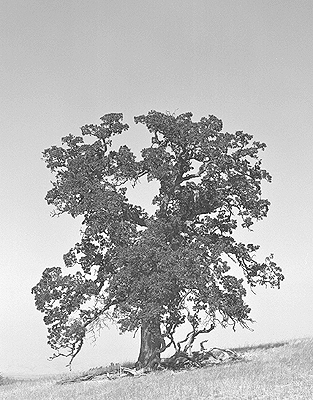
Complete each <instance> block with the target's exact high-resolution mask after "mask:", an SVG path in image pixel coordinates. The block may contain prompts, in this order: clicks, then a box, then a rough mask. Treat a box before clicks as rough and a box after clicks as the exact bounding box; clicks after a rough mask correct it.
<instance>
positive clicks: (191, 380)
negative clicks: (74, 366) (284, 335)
mask: <svg viewBox="0 0 313 400" xmlns="http://www.w3.org/2000/svg"><path fill="white" fill-rule="evenodd" d="M237 351H238V352H240V353H241V354H242V355H243V359H242V360H241V361H237V362H229V363H224V364H219V365H214V366H210V367H206V368H202V369H192V370H184V371H180V372H172V371H163V372H156V373H150V374H148V375H145V376H141V377H139V378H131V377H130V378H123V379H117V380H115V381H110V380H108V379H106V378H105V377H102V379H98V380H91V381H85V382H79V383H72V384H67V385H56V382H57V381H58V380H59V379H60V376H51V377H49V378H41V379H36V380H24V381H7V382H6V383H7V384H3V385H1V386H0V399H12V400H13V399H22V398H23V399H27V400H41V399H44V398H49V399H72V400H78V399H102V400H103V399H110V400H111V399H116V400H122V399H123V400H126V399H127V400H129V399H132V400H137V399H138V400H139V399H142V400H152V399H153V400H154V399H157V400H165V399H166V400H178V399H179V400H187V399H192V400H194V399H197V400H202V399H203V400H204V399H206V400H207V399H223V400H227V399H229V400H230V399H232V400H233V399H279V400H286V399H306V400H307V399H313V339H301V340H293V341H290V342H288V343H277V344H272V345H260V346H255V347H249V348H241V349H237Z"/></svg>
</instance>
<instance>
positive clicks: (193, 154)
mask: <svg viewBox="0 0 313 400" xmlns="http://www.w3.org/2000/svg"><path fill="white" fill-rule="evenodd" d="M134 121H135V123H136V124H143V125H145V126H146V128H147V130H148V132H149V134H150V136H151V145H150V147H148V148H143V149H142V151H141V156H139V157H136V156H135V155H134V153H133V152H132V151H131V149H129V148H128V147H127V146H125V145H123V146H121V147H120V148H119V149H118V150H114V149H113V147H112V145H113V141H114V136H115V135H119V134H122V133H123V132H125V131H127V130H128V129H129V126H128V125H127V124H124V123H123V115H122V114H117V113H112V114H106V115H104V116H103V117H102V118H101V123H100V124H99V125H85V126H83V127H82V128H81V135H79V136H73V135H72V134H70V135H68V136H66V137H63V138H62V145H61V146H60V147H58V146H52V147H50V148H48V149H46V150H44V152H43V159H44V161H45V163H46V166H47V167H48V168H49V169H50V170H51V172H52V173H53V174H54V177H55V180H54V182H53V183H52V188H51V189H50V190H49V191H48V193H47V195H46V201H47V203H48V204H51V205H53V206H54V214H55V215H60V214H64V213H65V214H70V215H71V216H72V217H74V218H76V217H78V216H82V217H83V222H82V235H81V240H80V242H79V243H76V244H75V245H74V246H73V248H72V249H70V250H69V252H68V253H67V254H65V255H64V263H65V266H66V267H68V268H69V272H68V273H64V271H63V270H62V269H61V268H60V267H52V268H46V269H45V270H44V272H43V275H42V278H41V280H40V281H39V283H38V284H37V285H36V286H35V287H34V288H33V289H32V292H33V294H34V295H35V303H36V307H37V309H38V310H40V311H41V312H43V313H44V314H45V315H44V322H45V324H46V325H48V332H49V333H48V343H49V344H50V346H51V347H52V349H53V350H54V351H55V353H54V357H57V356H60V355H63V356H66V357H69V358H70V363H71V362H72V360H73V358H74V357H75V356H76V355H77V354H78V352H79V351H80V349H81V347H82V345H83V343H84V341H85V339H86V335H87V334H88V332H90V331H92V330H94V329H95V328H96V327H102V326H104V325H105V324H106V323H107V322H115V323H116V324H117V325H118V326H119V328H120V330H121V331H122V332H123V331H136V330H138V329H141V335H142V342H141V351H140V356H139V361H140V363H141V365H144V364H149V363H150V362H151V359H152V358H153V359H155V358H157V359H158V357H159V356H160V353H161V352H162V351H163V350H164V349H165V348H166V347H168V346H170V345H173V346H174V347H175V348H176V349H178V348H179V349H180V345H179V344H178V343H177V342H176V341H175V337H174V334H175V331H176V329H177V328H178V327H179V326H180V325H182V324H183V323H184V322H185V321H187V320H188V321H189V322H190V323H191V325H192V329H193V337H195V335H197V334H198V333H201V332H209V331H210V330H212V329H213V328H214V327H215V326H216V325H217V324H221V325H222V326H224V327H225V326H227V325H232V326H233V327H234V326H236V324H240V325H242V326H243V327H247V326H248V325H247V324H248V323H249V322H250V321H251V317H250V308H249V306H248V304H246V302H245V295H246V287H249V286H250V287H251V288H254V287H255V286H256V285H268V286H270V287H279V285H280V282H281V280H282V279H283V275H282V273H281V269H280V268H279V267H278V266H277V265H276V263H275V262H274V261H273V256H272V255H270V256H269V257H267V258H266V259H265V260H264V261H263V262H258V261H256V259H255V254H256V252H257V250H258V248H259V246H258V245H255V244H251V243H248V244H245V243H242V242H240V241H238V240H236V239H235V237H234V232H235V230H236V229H238V228H240V227H243V228H246V229H251V227H252V226H253V224H254V223H255V222H256V221H258V220H261V219H263V218H265V217H266V216H267V213H268V210H269V205H270V202H269V201H268V200H267V199H264V198H262V195H261V183H262V181H268V182H270V181H271V176H270V174H269V173H268V172H267V171H266V170H265V169H263V168H262V166H261V159H260V158H259V153H260V151H262V150H264V149H265V147H266V145H265V143H260V142H258V141H254V140H253V137H252V135H250V134H247V133H244V132H243V131H237V132H235V133H233V134H231V133H228V132H223V131H222V121H221V120H219V119H218V118H216V117H215V116H213V115H210V116H208V117H202V118H201V119H200V121H198V122H194V121H193V120H192V113H190V112H188V113H184V114H180V115H177V116H176V115H172V114H169V113H161V112H157V111H150V112H149V113H148V114H147V115H140V116H137V117H135V118H134ZM86 137H88V140H86ZM145 178H146V179H147V181H148V182H151V181H157V182H158V184H159V186H158V193H156V195H155V197H154V198H153V200H152V203H153V205H154V207H155V212H154V213H153V214H149V213H148V212H147V211H146V210H145V209H144V207H143V204H132V203H131V202H130V201H129V200H128V198H127V191H128V188H129V187H130V185H132V186H133V187H134V190H136V187H138V185H140V179H145ZM235 266H237V269H238V271H240V273H241V277H240V278H239V277H238V271H237V272H236V273H232V271H233V269H234V268H235ZM73 267H76V268H74V269H73ZM71 271H72V272H71Z"/></svg>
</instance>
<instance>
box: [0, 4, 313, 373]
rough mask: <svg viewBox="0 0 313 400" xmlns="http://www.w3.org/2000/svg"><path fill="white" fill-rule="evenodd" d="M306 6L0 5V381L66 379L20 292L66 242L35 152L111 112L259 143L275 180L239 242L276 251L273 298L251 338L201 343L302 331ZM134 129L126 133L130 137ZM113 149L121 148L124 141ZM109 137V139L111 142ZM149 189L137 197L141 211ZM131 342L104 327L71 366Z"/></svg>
mask: <svg viewBox="0 0 313 400" xmlns="http://www.w3.org/2000/svg"><path fill="white" fill-rule="evenodd" d="M312 17H313V2H312V1H311V0H307V1H306V0H297V1H290V0H281V1H280V0H270V1H268V0H246V1H242V0H236V1H233V0H216V1H213V0H190V1H187V0H168V1H165V0H158V1H152V0H137V1H136V0H133V1H129V0H124V1H122V0H120V1H118V0H115V1H109V0H101V1H100V0H99V1H96V0H88V1H87V0H86V1H81V0H75V1H74V0H73V1H70V0H67V1H58V0H53V1H51V0H41V1H38V0H37V1H31V0H10V1H7V2H2V4H1V6H0V38H1V39H0V73H1V78H2V79H1V81H0V85H1V86H0V101H1V114H0V129H1V130H0V132H1V156H0V190H1V196H0V221H1V224H0V246H1V250H0V371H1V372H4V373H5V372H20V373H46V372H53V371H65V365H66V360H65V359H63V360H59V361H53V362H48V361H47V358H48V356H49V355H51V353H52V352H51V350H50V348H49V347H48V346H47V345H46V327H45V325H44V324H43V322H42V314H41V313H39V312H38V311H37V310H36V309H35V306H34V301H33V296H32V295H31V294H30V290H31V287H32V286H34V285H35V284H36V283H37V282H38V281H39V279H40V277H41V273H42V271H43V270H44V268H45V267H47V266H54V265H62V255H63V254H64V253H65V252H67V251H68V249H69V248H70V247H71V246H72V245H73V244H74V243H75V242H76V241H77V239H78V238H79V224H78V223H77V222H76V221H74V220H72V219H71V218H70V217H68V216H62V217H60V218H51V217H50V212H51V211H52V210H51V208H49V207H48V206H47V204H46V203H45V201H44V196H45V193H46V191H47V190H48V189H49V188H50V183H49V182H50V180H51V179H52V176H51V175H50V173H49V171H48V170H47V169H46V168H45V165H44V163H43V161H41V151H42V150H43V149H45V148H47V147H50V146H51V145H53V144H56V145H59V144H60V138H61V137H62V136H65V135H67V134H68V133H69V132H72V133H73V134H79V127H80V126H82V125H84V124H86V123H98V122H99V117H100V116H102V115H103V114H105V113H109V112H122V113H124V119H125V121H126V122H127V123H128V124H130V125H131V129H130V130H129V131H128V133H127V139H125V140H127V143H128V144H129V145H131V146H132V147H133V148H134V149H135V150H138V149H139V148H140V147H141V146H142V145H143V144H148V143H149V140H150V138H149V136H148V133H147V134H146V136H145V131H144V130H142V128H140V127H138V126H135V125H134V124H133V123H132V120H133V116H134V115H139V114H142V113H147V112H148V111H149V110H151V109H156V110H158V111H163V112H165V111H167V110H168V111H171V112H174V111H176V113H182V112H186V111H192V112H193V113H194V116H195V119H198V118H200V117H201V116H207V115H208V114H214V115H216V116H217V117H218V118H221V119H222V120H223V121H224V129H225V130H227V131H229V132H234V131H235V130H244V131H246V132H248V133H251V134H253V135H254V137H255V139H257V140H260V141H264V142H266V143H267V145H268V149H267V150H266V152H265V153H264V156H263V159H264V166H265V167H266V168H267V169H268V170H269V172H270V173H271V174H272V175H273V183H272V184H271V185H266V186H265V187H264V195H265V196H266V197H268V198H269V200H270V201H271V202H272V206H271V210H270V213H269V216H268V218H267V219H266V220H265V221H263V222H260V223H259V224H258V225H257V226H256V228H255V233H253V234H250V235H248V236H246V235H245V237H244V238H243V240H248V241H249V242H255V243H259V244H260V245H261V246H262V250H261V252H260V256H262V257H265V256H266V255H268V254H269V253H271V252H273V253H274V254H275V260H276V262H277V263H279V264H280V265H281V267H282V268H283V269H284V273H285V276H286V280H285V281H284V282H283V284H282V288H281V290H279V291H278V290H275V291H274V290H269V289H268V290H264V289H259V290H257V295H256V296H254V295H252V294H251V295H249V298H248V301H249V303H250V304H251V306H252V317H253V318H254V319H255V320H256V321H257V323H256V324H255V325H254V332H249V331H242V330H238V331H237V332H236V333H233V332H232V331H231V330H229V331H226V330H222V329H220V330H217V331H216V332H213V333H212V334H210V335H209V337H208V338H209V345H210V346H237V345H244V344H247V343H259V342H268V341H278V340H282V339H288V338H294V337H304V336H310V335H312V334H313V324H312V322H313V305H312V304H313V303H312V286H313V285H312V282H313V270H312V258H313V254H312V242H313V240H312V237H313V235H312V233H313V232H312V226H313V218H312V197H313V189H312V181H313V179H312V178H313V177H312V170H313V162H312V150H313V148H312V147H313V146H312V145H313V141H312V127H313V113H312V100H313V79H312V78H313V52H312V45H313V43H312V41H313V28H312ZM138 132H139V133H138ZM123 140H124V139H123ZM123 140H121V143H123ZM146 197H147V193H146V188H144V187H143V188H142V189H141V194H140V200H142V201H145V199H146ZM138 350H139V349H138V338H136V339H135V340H133V339H132V336H131V335H126V336H118V335H117V333H116V332H115V330H114V328H112V329H111V330H105V331H103V333H102V335H101V338H100V339H99V341H98V342H97V344H96V346H94V345H91V346H89V347H88V346H87V347H86V348H85V349H84V350H83V352H82V353H81V355H80V356H78V357H77V360H76V362H74V369H76V370H78V369H83V368H88V367H95V366H99V365H106V364H108V363H110V362H111V361H114V362H116V361H124V360H134V359H135V358H136V357H137V352H138Z"/></svg>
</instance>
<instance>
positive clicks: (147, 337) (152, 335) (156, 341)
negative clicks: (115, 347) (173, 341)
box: [136, 321, 164, 369]
mask: <svg viewBox="0 0 313 400" xmlns="http://www.w3.org/2000/svg"><path fill="white" fill-rule="evenodd" d="M163 342H164V340H163V338H162V335H161V328H160V323H158V322H156V321H153V322H151V321H150V322H143V323H142V325H141V339H140V352H139V356H138V360H137V362H136V368H137V369H140V368H149V369H156V368H157V367H158V365H159V364H160V362H161V357H160V353H161V349H162V345H163Z"/></svg>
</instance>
